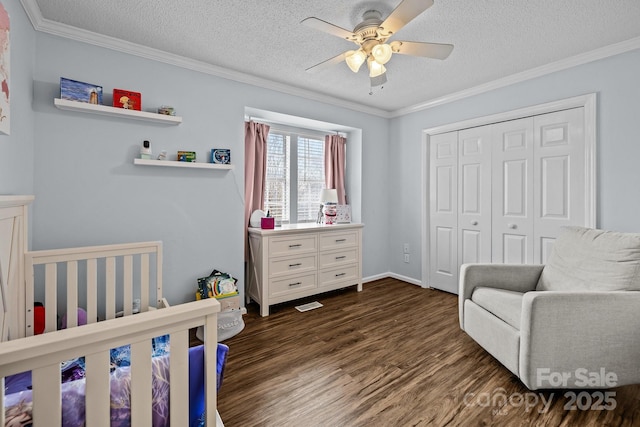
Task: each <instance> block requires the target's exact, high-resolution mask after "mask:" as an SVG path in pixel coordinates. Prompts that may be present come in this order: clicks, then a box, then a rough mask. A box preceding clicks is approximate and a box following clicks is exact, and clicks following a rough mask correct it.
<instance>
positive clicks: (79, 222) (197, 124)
mask: <svg viewBox="0 0 640 427" xmlns="http://www.w3.org/2000/svg"><path fill="white" fill-rule="evenodd" d="M35 39H36V64H35V71H34V73H33V83H34V102H33V108H34V110H35V129H36V130H35V141H36V142H35V155H34V159H35V160H34V162H35V173H34V177H35V178H34V179H35V196H36V200H35V202H34V208H33V211H34V213H33V220H34V224H33V243H34V245H33V246H34V248H36V249H46V248H54V247H67V246H78V245H93V244H105V243H119V242H133V241H141V240H162V241H163V242H164V253H165V262H164V273H165V274H164V289H165V295H166V296H167V297H168V299H169V301H170V302H172V303H179V302H183V301H188V300H192V299H193V293H194V291H195V286H196V279H197V278H198V277H201V276H204V275H207V274H208V273H209V272H210V271H211V270H212V269H213V268H217V269H219V270H223V271H227V272H229V273H231V274H232V275H233V276H235V277H237V278H239V279H241V283H240V284H241V287H243V286H244V283H243V280H242V278H243V276H244V274H243V270H244V263H243V222H244V220H243V199H244V190H243V188H244V163H243V162H244V125H243V123H244V108H245V107H246V106H251V107H255V108H259V109H263V110H269V111H276V112H279V113H284V114H289V115H294V116H301V117H307V118H311V119H314V120H319V121H324V122H329V123H336V124H341V125H344V126H349V127H352V128H356V129H362V177H361V183H360V182H359V183H358V185H360V184H361V190H362V192H361V194H362V221H363V222H364V223H365V232H364V237H363V240H364V246H365V250H364V262H363V264H364V265H363V273H364V275H365V276H371V275H376V274H380V273H384V272H386V271H388V270H389V263H388V260H387V256H386V249H385V248H386V242H387V240H388V208H387V207H386V205H385V204H384V203H380V196H379V193H382V194H386V193H387V191H388V187H387V183H388V178H389V175H388V170H387V167H386V165H387V161H388V159H387V155H386V153H387V140H388V126H389V121H388V120H386V119H381V118H379V117H375V116H371V115H368V114H363V113H358V112H354V111H351V110H347V109H343V108H337V107H335V106H329V105H326V104H322V103H319V102H314V101H310V100H307V99H303V98H300V97H295V96H290V95H285V94H282V93H278V92H275V91H271V90H267V89H261V88H256V87H253V86H250V85H246V84H241V83H237V82H233V81H229V80H225V79H221V78H218V77H214V76H211V75H207V74H203V73H198V72H194V71H190V70H185V69H182V68H179V67H175V66H171V65H167V64H164V63H159V62H155V61H151V60H146V59H143V58H139V57H136V56H132V55H128V54H124V53H121V52H117V51H113V50H108V49H103V48H99V47H96V46H92V45H88V44H85V43H80V42H76V41H72V40H68V39H63V38H59V37H55V36H51V35H48V34H44V33H37V34H36V37H35ZM60 77H67V78H71V79H75V80H81V81H85V82H89V83H93V84H98V85H102V86H103V88H104V92H105V100H110V96H109V95H110V94H111V93H112V90H113V88H120V89H126V90H135V91H138V92H141V93H142V102H143V109H147V108H153V107H154V106H159V105H162V104H168V105H172V106H174V107H175V108H176V111H177V114H178V115H180V116H182V117H183V120H184V121H183V123H182V124H181V125H179V126H165V125H154V124H149V123H146V122H137V121H128V120H123V119H115V118H107V117H103V116H96V115H90V114H84V113H73V112H68V111H62V110H59V109H57V108H55V107H54V105H53V99H54V98H56V97H58V96H59V82H60ZM145 139H146V140H149V141H151V147H152V149H153V152H154V153H156V154H157V153H158V152H159V151H160V150H161V149H165V150H167V151H168V153H175V152H176V151H177V150H179V149H183V150H185V149H186V150H192V151H196V152H197V156H198V159H199V160H201V161H202V160H203V159H204V158H206V155H207V153H208V152H209V150H210V149H211V148H230V149H231V160H232V163H234V164H235V169H234V170H233V171H230V172H222V171H212V170H200V169H197V170H196V169H182V168H179V169H178V168H157V167H148V166H147V167H144V166H134V165H133V158H134V157H136V155H137V154H138V151H139V147H140V146H141V144H142V141H143V140H145Z"/></svg>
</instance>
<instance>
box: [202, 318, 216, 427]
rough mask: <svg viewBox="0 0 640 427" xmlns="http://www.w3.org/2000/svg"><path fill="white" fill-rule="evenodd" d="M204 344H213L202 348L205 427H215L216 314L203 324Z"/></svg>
mask: <svg viewBox="0 0 640 427" xmlns="http://www.w3.org/2000/svg"><path fill="white" fill-rule="evenodd" d="M204 342H205V344H206V343H214V344H213V345H208V346H206V345H205V348H204V367H205V371H204V374H205V376H206V378H209V380H208V381H205V385H204V387H205V389H204V401H205V411H206V414H207V427H215V425H216V401H217V399H218V398H217V396H216V393H217V389H216V386H217V384H216V383H217V382H216V381H215V378H216V356H217V346H216V344H215V343H217V342H218V316H217V313H213V314H210V315H208V316H207V317H206V318H205V323H204Z"/></svg>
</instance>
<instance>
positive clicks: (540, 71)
mask: <svg viewBox="0 0 640 427" xmlns="http://www.w3.org/2000/svg"><path fill="white" fill-rule="evenodd" d="M635 49H640V37H636V38H633V39H629V40H626V41H623V42H620V43H615V44H612V45H609V46H605V47H602V48H599V49H595V50H592V51H590V52H585V53H582V54H579V55H575V56H571V57H569V58H565V59H561V60H560V61H556V62H552V63H550V64H546V65H542V66H540V67H536V68H532V69H530V70H527V71H523V72H521V73H516V74H512V75H510V76H507V77H504V78H501V79H498V80H494V81H491V82H489V83H485V84H481V85H478V86H474V87H472V88H469V89H465V90H462V91H459V92H455V93H451V94H448V95H445V96H443V97H440V98H435V99H432V100H430V101H425V102H422V103H420V104H415V105H413V106H410V107H406V108H400V109H398V110H395V111H392V112H391V113H390V115H391V117H399V116H404V115H406V114H411V113H415V112H418V111H422V110H427V109H429V108H433V107H437V106H440V105H443V104H447V103H449V102H453V101H459V100H461V99H464V98H468V97H470V96H475V95H479V94H482V93H485V92H489V91H492V90H496V89H500V88H503V87H506V86H510V85H512V84H516V83H521V82H524V81H527V80H531V79H535V78H537V77H541V76H544V75H547V74H551V73H555V72H556V71H562V70H565V69H567V68H572V67H575V66H578V65H582V64H586V63H589V62H593V61H597V60H599V59H604V58H608V57H610V56H614V55H618V54H621V53H625V52H629V51H631V50H635Z"/></svg>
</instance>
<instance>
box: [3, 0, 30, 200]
mask: <svg viewBox="0 0 640 427" xmlns="http://www.w3.org/2000/svg"><path fill="white" fill-rule="evenodd" d="M2 4H3V5H4V7H5V9H6V10H7V12H8V13H9V19H10V20H11V30H10V44H11V57H10V73H11V74H10V77H9V100H10V103H11V134H10V135H0V194H32V193H33V146H34V130H33V129H34V114H33V111H32V109H31V99H32V92H33V91H32V84H33V78H32V75H33V64H34V58H35V32H34V31H33V27H32V26H31V23H30V22H29V19H28V18H27V15H26V14H25V12H24V9H22V6H20V3H19V2H17V1H13V0H10V1H6V0H4V1H3V2H2Z"/></svg>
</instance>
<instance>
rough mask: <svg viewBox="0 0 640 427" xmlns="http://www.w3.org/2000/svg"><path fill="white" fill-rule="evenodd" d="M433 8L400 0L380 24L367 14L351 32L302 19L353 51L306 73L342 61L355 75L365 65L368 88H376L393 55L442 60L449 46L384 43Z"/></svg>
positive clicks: (429, 1)
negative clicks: (348, 44) (350, 44)
mask: <svg viewBox="0 0 640 427" xmlns="http://www.w3.org/2000/svg"><path fill="white" fill-rule="evenodd" d="M431 6H433V0H402V1H401V2H400V4H399V5H398V6H397V7H396V8H395V9H394V11H393V12H391V14H390V15H389V16H388V17H387V18H386V19H385V20H384V21H383V20H382V14H381V13H380V12H378V11H377V10H368V11H366V12H365V13H364V14H363V16H362V19H363V20H362V22H361V23H359V24H358V25H356V27H355V28H354V29H353V31H349V30H346V29H344V28H342V27H338V26H337V25H333V24H331V23H329V22H326V21H323V20H322V19H318V18H315V17H310V18H306V19H304V20H303V21H302V23H303V24H304V25H307V26H308V27H311V28H314V29H316V30H320V31H324V32H325V33H329V34H332V35H334V36H338V37H340V38H342V39H345V40H348V41H351V42H354V43H355V44H356V45H358V49H357V50H349V51H346V52H344V53H341V54H340V55H337V56H334V57H333V58H330V59H327V60H326V61H323V62H321V63H319V64H316V65H314V66H313V67H310V68H307V70H306V71H307V72H310V73H315V72H317V71H320V70H323V69H325V68H328V67H330V66H332V65H335V64H338V63H340V62H342V61H345V62H346V63H347V65H348V66H349V68H350V69H351V71H353V72H354V73H357V72H358V70H360V67H361V66H362V64H364V63H365V61H366V62H367V68H368V69H369V77H370V78H371V86H372V87H374V86H380V85H382V84H384V83H385V82H386V81H387V77H386V68H385V66H384V64H386V63H387V62H388V61H389V60H390V59H391V56H392V55H393V54H394V53H399V54H402V55H412V56H423V57H427V58H434V59H446V58H447V57H448V56H449V54H450V53H451V51H452V50H453V45H452V44H441V43H425V42H410V41H392V42H391V43H387V40H388V39H389V38H390V37H391V36H393V35H394V34H395V33H397V32H398V31H399V30H400V29H401V28H402V27H404V26H405V25H406V24H408V23H409V22H410V21H411V20H412V19H414V18H415V17H417V16H418V15H420V14H421V13H422V12H424V11H425V10H427V9H428V8H430V7H431Z"/></svg>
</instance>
